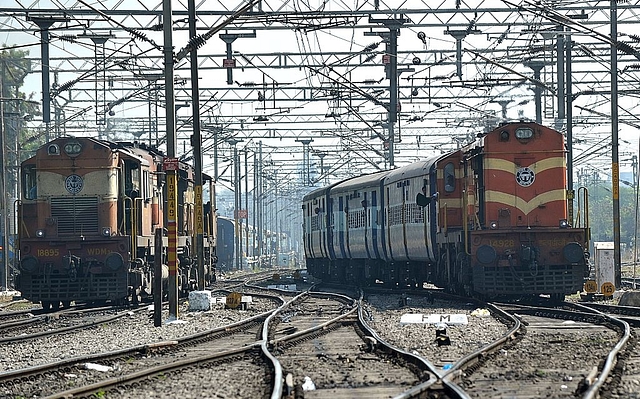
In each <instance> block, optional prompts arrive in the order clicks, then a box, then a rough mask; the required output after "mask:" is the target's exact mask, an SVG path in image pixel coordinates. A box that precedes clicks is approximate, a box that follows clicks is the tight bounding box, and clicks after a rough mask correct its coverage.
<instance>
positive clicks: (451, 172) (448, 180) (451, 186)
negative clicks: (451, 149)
mask: <svg viewBox="0 0 640 399" xmlns="http://www.w3.org/2000/svg"><path fill="white" fill-rule="evenodd" d="M455 189H456V175H455V166H454V165H453V162H449V163H448V164H446V165H445V166H444V191H446V192H448V193H451V192H453V191H454V190H455Z"/></svg>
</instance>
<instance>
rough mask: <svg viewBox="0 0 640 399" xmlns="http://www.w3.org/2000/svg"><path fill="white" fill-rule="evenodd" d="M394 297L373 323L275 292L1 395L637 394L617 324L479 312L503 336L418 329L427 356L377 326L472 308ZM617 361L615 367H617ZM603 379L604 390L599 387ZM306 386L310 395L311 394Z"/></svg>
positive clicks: (27, 373)
mask: <svg viewBox="0 0 640 399" xmlns="http://www.w3.org/2000/svg"><path fill="white" fill-rule="evenodd" d="M238 288H239V287H234V289H238ZM327 289H328V288H327ZM242 291H244V292H247V293H248V292H250V293H251V294H252V295H261V294H265V293H264V291H265V290H264V288H262V289H259V288H255V287H252V286H250V285H246V284H245V285H243V287H242ZM271 295H273V294H271ZM380 295H382V294H380ZM394 295H396V297H397V298H396V299H389V298H382V299H381V300H380V303H387V304H389V308H385V309H381V310H380V311H381V313H372V312H371V309H369V310H368V308H367V306H370V304H369V305H366V306H365V305H364V304H363V301H362V300H355V299H354V298H353V297H349V296H348V295H339V294H338V295H334V294H330V293H320V292H310V291H305V292H302V293H294V292H291V291H285V292H284V293H283V292H278V293H277V296H278V297H279V298H280V299H281V300H282V301H286V302H285V303H284V304H283V305H281V306H279V307H278V309H275V310H271V311H267V312H264V313H261V314H260V315H259V316H252V317H245V318H244V319H243V320H242V321H238V322H236V323H232V324H227V325H225V326H224V327H220V328H218V329H213V330H208V331H206V332H200V333H198V334H194V335H193V336H188V337H187V336H185V337H180V338H173V339H170V340H166V341H162V342H156V343H154V344H152V345H151V344H147V345H139V346H137V347H131V348H129V349H121V350H119V351H112V352H109V353H106V352H105V353H101V354H92V355H85V356H82V357H78V358H74V359H68V360H64V361H57V362H52V363H50V364H47V365H39V366H36V367H31V368H29V369H22V370H12V371H9V372H4V373H0V396H3V395H5V396H9V397H12V396H16V395H22V396H25V395H24V394H23V393H26V394H27V395H26V396H25V397H50V398H62V397H72V396H74V397H75V396H89V395H94V396H101V395H106V396H107V397H114V398H133V397H148V396H153V395H156V396H157V395H158V393H160V392H162V393H163V394H167V395H172V396H180V397H188V395H189V394H190V393H191V394H193V392H198V393H199V394H200V395H204V396H207V395H209V396H215V395H218V394H221V392H224V395H227V396H230V397H272V398H280V397H282V396H283V395H284V396H286V395H291V396H290V397H294V396H295V395H298V396H301V395H304V397H305V398H328V397H331V398H332V399H339V398H343V397H344V398H347V397H348V398H351V397H357V396H358V395H360V397H374V398H375V397H396V398H412V397H439V398H480V397H514V398H525V397H527V398H529V397H548V396H551V397H576V396H577V397H585V398H591V397H595V395H596V394H597V393H598V392H601V394H602V392H606V394H607V395H609V394H611V397H615V398H622V397H629V396H628V395H626V396H624V395H622V394H617V393H618V392H626V393H629V392H631V393H633V392H636V391H633V387H634V385H625V384H624V383H620V382H616V381H619V380H624V379H623V378H622V377H623V374H624V373H626V376H628V375H629V374H630V373H632V372H634V370H635V372H637V371H638V365H639V364H640V358H637V357H636V355H635V353H634V351H633V350H631V349H630V348H632V345H633V342H635V341H634V340H633V339H632V340H630V341H629V342H630V344H628V346H627V347H626V350H625V351H623V352H622V353H621V354H620V355H617V352H618V351H620V350H621V349H622V348H623V346H624V342H623V341H625V340H628V337H627V338H625V336H626V335H625V328H624V325H625V324H624V322H622V321H616V319H615V318H610V317H608V316H607V315H604V314H602V313H601V312H600V311H597V310H594V309H590V308H584V307H580V306H578V305H572V304H569V303H563V304H562V306H560V307H559V308H553V307H548V306H529V307H527V306H524V305H514V304H509V305H505V304H486V307H485V309H487V310H489V313H490V314H491V315H493V317H494V318H495V319H494V321H490V319H492V318H489V317H485V318H481V319H474V322H475V324H477V327H480V328H485V329H493V328H494V327H493V325H498V327H499V328H495V330H494V331H492V333H491V334H490V335H488V336H486V337H485V336H483V337H481V338H478V337H476V338H475V339H476V340H477V341H478V342H476V344H475V345H471V344H470V343H469V342H470V341H463V340H462V337H463V335H464V331H465V330H462V329H460V331H454V328H450V329H449V331H448V333H449V336H450V337H451V338H452V342H453V343H454V344H458V345H462V346H465V347H466V351H464V352H460V353H458V352H454V351H449V352H448V353H447V352H446V351H445V350H442V351H440V352H438V351H437V350H433V347H431V346H430V345H432V344H433V328H431V329H428V328H425V327H420V329H422V332H423V337H424V338H425V339H424V341H426V342H427V343H426V344H424V346H423V347H413V346H406V345H405V346H403V345H402V342H395V341H394V340H393V339H392V338H393V337H389V334H391V335H396V336H400V335H402V336H408V335H410V334H409V332H410V330H409V328H406V327H403V328H404V330H402V331H390V333H387V334H386V335H385V334H383V333H382V332H381V331H376V330H374V329H384V327H383V326H384V325H385V324H381V325H380V326H378V325H376V321H379V320H380V319H381V318H382V316H381V315H382V314H386V313H390V314H391V313H392V312H396V313H395V316H393V317H397V316H398V312H405V311H406V312H425V313H426V312H427V310H431V311H433V312H439V311H444V310H451V309H452V311H459V312H461V313H472V311H474V310H476V309H477V307H478V306H479V304H477V303H469V300H468V298H465V299H464V300H463V301H462V302H460V303H459V304H458V305H451V304H449V305H445V303H447V301H449V302H451V303H453V302H452V301H453V300H452V299H443V298H438V297H436V298H435V300H434V298H431V296H432V295H433V294H428V295H426V296H425V297H424V299H418V294H417V293H415V292H413V293H406V294H404V295H402V294H400V295H398V294H394ZM398 298H400V300H397V299H398ZM421 301H422V302H421ZM430 301H431V302H432V303H430ZM390 304H395V305H394V306H395V307H396V308H397V309H396V310H393V309H392V308H393V306H391V305H390ZM456 306H457V308H456ZM456 309H457V310H456ZM622 310H624V309H622ZM609 311H610V312H612V313H613V312H618V313H620V312H621V309H610V310H609ZM515 315H517V317H516V316H515ZM619 317H620V318H624V317H633V316H632V315H622V316H619ZM391 324H393V323H392V322H390V321H387V322H386V325H391ZM614 325H618V326H619V327H617V328H618V329H617V330H613V329H612V328H613V327H614ZM636 352H637V351H636ZM616 357H620V358H621V359H622V362H619V363H618V364H617V365H616V363H615V362H614V359H615V358H616ZM88 364H89V365H91V364H94V365H100V366H103V367H106V368H107V370H108V371H106V372H105V371H100V370H97V369H92V368H91V367H93V366H88ZM212 375H215V380H216V384H214V385H215V386H212V384H211V381H210V379H211V378H212V377H211V376H212ZM208 379H209V380H208ZM607 379H609V381H610V382H609V383H607V384H604V381H605V380H607ZM311 383H313V385H314V388H315V389H314V390H309V389H308V388H309V386H310V385H311ZM220 384H224V385H220ZM43 387H46V390H45V389H43ZM305 388H307V390H305ZM207 389H208V390H207ZM616 394H617V395H618V396H615V395H616Z"/></svg>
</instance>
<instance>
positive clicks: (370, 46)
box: [362, 42, 380, 53]
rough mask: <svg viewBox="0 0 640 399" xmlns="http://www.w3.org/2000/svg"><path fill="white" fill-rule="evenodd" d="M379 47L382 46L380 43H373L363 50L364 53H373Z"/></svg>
mask: <svg viewBox="0 0 640 399" xmlns="http://www.w3.org/2000/svg"><path fill="white" fill-rule="evenodd" d="M379 45H380V42H376V43H371V44H370V45H368V46H367V47H365V48H363V49H362V52H363V53H368V52H369V51H373V50H375V49H377V48H378V46H379Z"/></svg>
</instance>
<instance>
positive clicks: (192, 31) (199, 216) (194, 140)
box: [188, 0, 215, 290]
mask: <svg viewBox="0 0 640 399" xmlns="http://www.w3.org/2000/svg"><path fill="white" fill-rule="evenodd" d="M188 6H189V37H190V38H191V39H193V38H195V37H196V34H197V33H196V2H195V0H189V3H188ZM190 57H191V58H190V61H191V98H192V103H191V110H192V111H191V112H192V115H193V116H192V120H193V122H192V123H193V136H191V147H192V148H193V164H194V169H195V175H196V176H195V197H196V198H195V207H196V209H195V219H196V240H195V245H196V261H197V267H198V289H199V290H204V273H205V272H204V217H203V213H204V211H203V205H202V137H201V134H200V89H199V86H198V49H197V47H196V46H194V47H193V48H192V49H191V54H190ZM214 211H215V208H213V206H212V207H211V212H212V213H213V212H214Z"/></svg>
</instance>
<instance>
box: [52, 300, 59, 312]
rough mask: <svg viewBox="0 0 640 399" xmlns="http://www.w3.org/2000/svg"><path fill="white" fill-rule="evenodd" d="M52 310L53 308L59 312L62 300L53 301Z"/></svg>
mask: <svg viewBox="0 0 640 399" xmlns="http://www.w3.org/2000/svg"><path fill="white" fill-rule="evenodd" d="M51 310H53V311H54V312H57V311H58V310H60V301H52V302H51Z"/></svg>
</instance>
